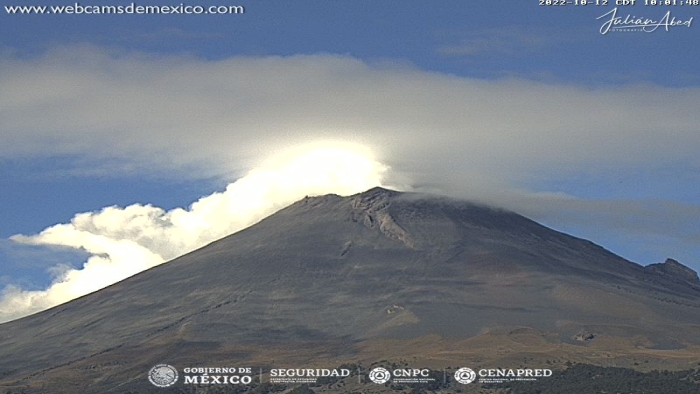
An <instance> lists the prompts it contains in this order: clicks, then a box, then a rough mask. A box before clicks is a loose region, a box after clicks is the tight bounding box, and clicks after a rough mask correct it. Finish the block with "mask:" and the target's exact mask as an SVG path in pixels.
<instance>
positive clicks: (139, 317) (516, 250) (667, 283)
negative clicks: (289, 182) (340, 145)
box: [0, 188, 700, 392]
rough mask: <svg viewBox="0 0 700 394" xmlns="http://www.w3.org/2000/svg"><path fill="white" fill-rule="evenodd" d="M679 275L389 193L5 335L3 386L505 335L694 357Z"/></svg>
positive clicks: (348, 355)
mask: <svg viewBox="0 0 700 394" xmlns="http://www.w3.org/2000/svg"><path fill="white" fill-rule="evenodd" d="M674 263H675V264H672V265H668V263H667V264H666V265H661V266H659V267H656V268H646V269H645V268H644V267H641V266H639V265H637V264H634V263H632V262H629V261H627V260H625V259H623V258H621V257H619V256H617V255H615V254H613V253H611V252H609V251H607V250H605V249H603V248H601V247H600V246H597V245H595V244H593V243H591V242H589V241H586V240H582V239H578V238H575V237H571V236H569V235H566V234H563V233H559V232H556V231H554V230H551V229H549V228H546V227H544V226H541V225H539V224H537V223H535V222H533V221H531V220H529V219H527V218H525V217H522V216H520V215H517V214H515V213H512V212H507V211H503V210H497V209H492V208H488V207H484V206H479V205H474V204H470V203H466V202H457V201H453V200H448V199H443V198H437V197H426V196H421V195H415V194H408V193H398V192H394V191H389V190H385V189H381V188H375V189H372V190H369V191H367V192H365V193H362V194H358V195H355V196H351V197H339V196H336V195H328V196H323V197H311V198H305V199H303V200H301V201H299V202H297V203H295V204H293V205H291V206H289V207H287V208H285V209H283V210H281V211H279V212H277V213H276V214H274V215H272V216H270V217H268V218H267V219H265V220H263V221H261V222H260V223H258V224H256V225H254V226H252V227H250V228H248V229H246V230H243V231H240V232H238V233H236V234H233V235H231V236H228V237H226V238H223V239H221V240H219V241H216V242H214V243H212V244H210V245H207V246H205V247H203V248H201V249H199V250H197V251H194V252H192V253H189V254H187V255H185V256H182V257H180V258H178V259H175V260H173V261H171V262H169V263H166V264H163V265H161V266H158V267H155V268H153V269H150V270H148V271H146V272H143V273H141V274H138V275H136V276H134V277H132V278H129V279H127V280H125V281H122V282H120V283H117V284H115V285H113V286H110V287H108V288H106V289H103V290H101V291H98V292H96V293H93V294H90V295H88V296H85V297H82V298H80V299H78V300H74V301H72V302H69V303H67V304H65V305H61V306H58V307H56V308H53V309H51V310H48V311H45V312H42V313H39V314H36V315H33V316H29V317H27V318H24V319H21V320H19V321H15V322H10V323H7V324H3V325H0V387H3V384H4V385H6V386H24V385H33V384H37V385H38V384H46V382H54V383H53V384H55V382H58V381H68V382H71V381H72V379H78V377H79V376H82V378H81V379H85V376H87V380H88V382H92V383H90V384H91V385H93V386H94V387H99V391H95V392H100V391H101V392H106V391H108V390H107V389H108V388H109V389H110V390H111V389H112V388H113V387H123V385H124V384H127V385H128V384H129V382H132V383H133V382H137V381H142V380H143V373H144V371H146V370H147V369H148V368H149V367H150V366H152V365H154V364H157V363H160V362H163V361H167V362H169V363H173V364H176V363H181V364H183V365H202V364H210V363H211V362H213V361H216V360H223V361H226V360H239V361H240V360H248V361H249V362H251V363H274V362H280V360H285V359H294V357H299V354H301V353H304V351H308V354H310V355H309V357H310V358H312V357H314V356H313V355H316V356H318V357H321V356H322V357H325V358H334V359H337V360H339V361H343V360H347V361H350V360H353V359H359V358H363V357H365V358H366V357H369V356H366V354H365V353H366V352H365V350H364V349H365V347H364V346H363V344H366V343H372V344H373V345H372V346H373V350H372V352H373V353H372V354H381V352H382V349H381V345H377V344H379V343H382V341H395V340H416V339H417V338H428V337H431V338H444V339H448V340H449V341H452V342H453V343H456V342H459V341H462V340H467V339H469V338H474V337H476V336H479V335H483V334H484V333H498V332H501V331H502V330H506V331H508V330H510V328H512V327H520V328H523V327H524V328H526V329H528V330H533V332H537V333H541V335H542V338H546V340H547V341H548V342H551V343H554V344H557V343H558V344H573V345H575V346H579V345H581V346H583V345H585V346H588V345H589V343H588V342H590V341H595V340H597V338H598V339H599V338H606V337H607V338H634V341H633V342H634V343H633V346H638V347H642V348H645V349H647V348H648V349H681V348H685V347H688V346H691V347H692V346H696V345H700V330H698V326H697V324H698V322H700V283H698V282H697V277H693V276H692V275H690V274H689V273H688V272H687V269H683V268H685V267H683V266H682V265H680V264H679V263H677V262H674ZM681 267H682V268H681ZM584 342H585V343H584ZM392 343H395V342H392ZM582 344H583V345H582ZM377 346H379V348H377ZM386 352H387V353H390V352H391V351H390V350H389V349H387V350H386ZM125 382H126V383H125ZM95 390H97V389H95ZM114 390H117V389H114ZM114 392H117V391H114Z"/></svg>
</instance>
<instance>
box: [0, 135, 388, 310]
mask: <svg viewBox="0 0 700 394" xmlns="http://www.w3.org/2000/svg"><path fill="white" fill-rule="evenodd" d="M387 169H388V168H387V167H386V166H384V165H382V164H380V163H378V162H377V161H375V160H374V159H373V158H372V155H371V152H369V151H368V150H366V149H362V148H361V147H357V146H347V145H345V144H332V143H327V144H313V145H307V146H302V147H297V148H295V149H293V150H291V151H287V152H280V154H279V155H277V156H275V157H273V158H272V159H271V160H269V161H267V162H266V163H264V164H263V165H262V166H261V167H258V168H256V169H253V170H251V171H250V172H249V173H248V174H247V175H245V176H244V177H242V178H241V179H239V180H237V181H236V182H234V183H231V184H229V185H228V186H227V187H226V190H225V191H223V192H218V193H214V194H211V195H209V196H206V197H202V198H201V199H199V200H198V201H196V202H194V203H193V204H192V205H191V206H190V207H189V208H188V209H182V208H177V209H173V210H170V211H167V212H166V211H164V210H163V209H161V208H158V207H154V206H151V205H140V204H134V205H130V206H128V207H125V208H119V207H107V208H104V209H102V210H101V211H99V212H87V213H80V214H77V215H75V217H73V219H72V220H71V222H70V223H66V224H58V225H55V226H52V227H49V228H47V229H45V230H44V231H42V232H41V233H40V234H37V235H34V236H28V237H27V236H14V237H13V239H14V240H15V241H18V242H22V243H28V244H35V245H61V246H67V247H72V248H76V249H82V250H85V251H87V252H88V253H89V254H90V255H91V257H90V258H89V259H88V260H87V262H86V263H85V264H84V265H83V266H82V267H81V268H80V269H71V268H70V267H65V266H61V267H57V268H56V269H55V270H54V274H55V275H56V278H55V280H54V282H53V284H52V285H51V286H50V287H49V288H47V289H46V290H40V291H25V290H23V289H21V288H19V287H17V286H7V287H6V288H5V291H4V293H3V295H2V298H0V322H1V321H7V320H12V319H15V318H18V317H21V316H24V315H27V314H30V313H33V312H36V311H40V310H43V309H47V308H49V307H52V306H55V305H58V304H60V303H63V302H66V301H69V300H71V299H74V298H77V297H79V296H82V295H85V294H87V293H90V292H93V291H96V290H99V289H101V288H104V287H106V286H108V285H110V284H112V283H115V282H117V281H120V280H122V279H125V278H127V277H129V276H131V275H134V274H136V273H138V272H141V271H143V270H145V269H148V268H150V267H153V266H156V265H158V264H162V263H163V262H165V261H167V260H170V259H172V258H174V257H177V256H179V255H181V254H184V253H187V252H189V251H192V250H194V249H196V248H198V247H201V246H204V245H205V244H207V243H209V242H212V241H214V240H216V239H218V238H221V237H223V236H225V235H228V234H230V233H232V232H235V231H237V230H241V229H243V228H245V227H247V226H249V225H251V224H253V223H255V222H257V221H259V220H260V219H262V218H264V217H265V216H268V215H270V214H271V213H273V212H275V211H276V210H278V209H280V208H282V207H284V206H286V205H288V204H291V203H292V202H294V201H296V200H299V199H301V198H303V197H304V196H305V195H318V194H326V193H338V194H345V195H347V194H352V193H356V192H360V191H363V190H365V189H368V188H370V187H373V186H377V185H381V184H382V177H383V176H384V174H385V172H386V171H387Z"/></svg>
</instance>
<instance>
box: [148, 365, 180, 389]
mask: <svg viewBox="0 0 700 394" xmlns="http://www.w3.org/2000/svg"><path fill="white" fill-rule="evenodd" d="M177 378H178V375H177V369H175V367H173V366H172V365H168V364H158V365H156V366H154V367H153V368H151V370H150V371H148V381H149V382H151V384H153V385H154V386H156V387H170V386H172V385H174V384H175V382H177Z"/></svg>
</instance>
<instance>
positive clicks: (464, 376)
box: [455, 368, 476, 384]
mask: <svg viewBox="0 0 700 394" xmlns="http://www.w3.org/2000/svg"><path fill="white" fill-rule="evenodd" d="M455 380H456V381H458V382H459V383H462V384H469V383H471V382H473V381H475V380H476V372H474V370H473V369H471V368H460V369H458V370H457V371H455Z"/></svg>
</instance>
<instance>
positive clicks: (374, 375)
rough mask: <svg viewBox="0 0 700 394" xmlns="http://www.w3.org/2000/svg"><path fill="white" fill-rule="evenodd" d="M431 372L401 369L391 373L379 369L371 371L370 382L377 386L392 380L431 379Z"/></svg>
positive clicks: (384, 369)
mask: <svg viewBox="0 0 700 394" xmlns="http://www.w3.org/2000/svg"><path fill="white" fill-rule="evenodd" d="M429 377H430V370H429V369H426V368H420V369H418V368H401V369H394V370H393V371H391V372H390V371H389V370H388V369H386V368H382V367H377V368H374V369H372V370H371V371H369V380H371V381H372V382H374V383H377V384H384V383H386V382H388V381H389V380H391V379H392V378H429Z"/></svg>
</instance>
